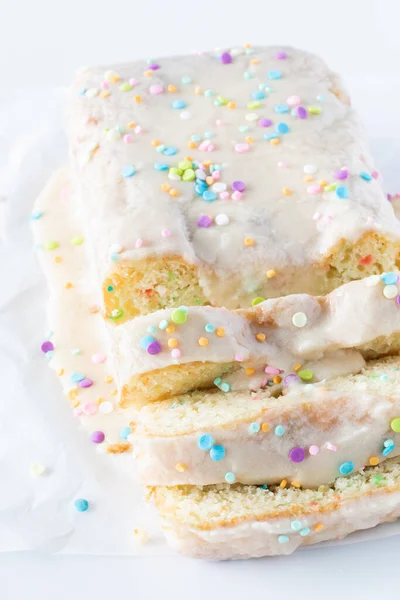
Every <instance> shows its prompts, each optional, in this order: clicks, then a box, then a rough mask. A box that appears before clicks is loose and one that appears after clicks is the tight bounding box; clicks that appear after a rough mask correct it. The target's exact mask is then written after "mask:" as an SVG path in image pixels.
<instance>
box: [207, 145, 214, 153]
mask: <svg viewBox="0 0 400 600" xmlns="http://www.w3.org/2000/svg"><path fill="white" fill-rule="evenodd" d="M214 149H215V146H214V144H208V148H207V152H213V150H214Z"/></svg>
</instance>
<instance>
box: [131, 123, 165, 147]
mask: <svg viewBox="0 0 400 600" xmlns="http://www.w3.org/2000/svg"><path fill="white" fill-rule="evenodd" d="M128 127H129V129H133V128H134V127H136V123H135V121H130V122H129V123H128ZM157 146H158V144H157Z"/></svg>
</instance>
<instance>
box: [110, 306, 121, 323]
mask: <svg viewBox="0 0 400 600" xmlns="http://www.w3.org/2000/svg"><path fill="white" fill-rule="evenodd" d="M123 314H124V311H123V310H122V308H114V310H112V311H111V315H110V319H112V320H113V321H116V320H117V319H120V318H121V317H122V315H123Z"/></svg>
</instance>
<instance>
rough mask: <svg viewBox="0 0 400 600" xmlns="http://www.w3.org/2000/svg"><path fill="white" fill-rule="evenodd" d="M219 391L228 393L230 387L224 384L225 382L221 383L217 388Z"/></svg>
mask: <svg viewBox="0 0 400 600" xmlns="http://www.w3.org/2000/svg"><path fill="white" fill-rule="evenodd" d="M219 389H220V390H221V392H230V391H231V386H230V384H229V383H226V381H225V382H224V383H221V385H220V386H219Z"/></svg>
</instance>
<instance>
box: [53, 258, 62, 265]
mask: <svg viewBox="0 0 400 600" xmlns="http://www.w3.org/2000/svg"><path fill="white" fill-rule="evenodd" d="M53 260H54V262H55V263H57V264H59V263H61V262H62V261H63V258H62V256H55V257H54V258H53Z"/></svg>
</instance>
